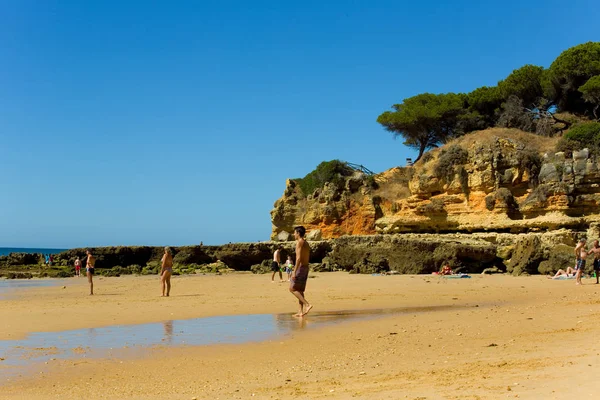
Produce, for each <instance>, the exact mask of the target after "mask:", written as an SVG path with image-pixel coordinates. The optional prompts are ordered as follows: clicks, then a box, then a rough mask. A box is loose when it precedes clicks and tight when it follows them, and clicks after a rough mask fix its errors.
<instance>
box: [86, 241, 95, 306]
mask: <svg viewBox="0 0 600 400" xmlns="http://www.w3.org/2000/svg"><path fill="white" fill-rule="evenodd" d="M95 264H96V257H94V256H93V255H92V251H91V250H88V251H87V260H86V262H85V272H86V275H87V278H88V282H89V283H90V296H91V295H93V294H94V265H95Z"/></svg>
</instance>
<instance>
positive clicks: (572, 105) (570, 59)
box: [543, 42, 600, 114]
mask: <svg viewBox="0 0 600 400" xmlns="http://www.w3.org/2000/svg"><path fill="white" fill-rule="evenodd" d="M595 75H600V42H588V43H584V44H580V45H578V46H574V47H571V48H570V49H568V50H565V51H564V52H562V53H561V54H560V55H559V56H558V57H557V58H556V60H554V62H553V63H552V64H551V65H550V68H549V70H548V73H546V74H545V75H544V77H543V87H544V93H545V95H546V97H547V98H548V99H550V100H551V101H553V102H555V103H556V104H558V107H559V109H560V110H561V111H570V112H574V113H576V114H585V113H586V112H590V111H591V107H590V104H586V102H585V100H584V99H583V96H582V93H581V92H580V91H579V88H580V87H581V86H582V85H584V84H585V83H586V82H587V81H588V80H589V79H590V78H592V77H593V76H595Z"/></svg>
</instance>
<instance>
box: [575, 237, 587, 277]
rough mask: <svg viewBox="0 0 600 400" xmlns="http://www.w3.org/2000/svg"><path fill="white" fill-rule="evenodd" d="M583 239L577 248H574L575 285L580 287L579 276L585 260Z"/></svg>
mask: <svg viewBox="0 0 600 400" xmlns="http://www.w3.org/2000/svg"><path fill="white" fill-rule="evenodd" d="M585 243H586V240H585V239H581V240H580V241H579V243H578V244H577V246H575V259H576V262H575V271H577V273H576V274H575V284H576V285H581V275H583V270H584V269H585V259H586V258H587V251H586V250H585Z"/></svg>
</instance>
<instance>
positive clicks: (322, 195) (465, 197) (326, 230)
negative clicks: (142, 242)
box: [271, 129, 600, 240]
mask: <svg viewBox="0 0 600 400" xmlns="http://www.w3.org/2000/svg"><path fill="white" fill-rule="evenodd" d="M555 141H556V139H552V138H544V137H540V136H536V135H533V134H529V133H525V132H521V131H518V130H511V129H489V130H486V131H481V132H474V133H472V134H470V135H466V136H464V137H461V138H459V139H458V140H456V141H454V142H452V143H450V144H447V145H446V146H444V147H442V148H439V149H434V150H432V151H430V152H428V153H426V154H425V155H424V157H423V158H422V159H421V160H420V161H419V162H418V163H416V164H415V165H414V166H410V167H403V168H401V167H396V168H392V169H390V170H388V171H385V172H383V173H380V174H377V175H375V176H374V181H375V184H373V179H369V177H368V176H366V175H365V174H364V173H361V172H356V173H355V174H354V175H353V176H351V177H348V178H347V179H346V180H345V184H340V183H336V184H333V183H332V184H325V186H324V187H322V188H317V189H316V190H314V192H313V193H303V192H302V190H301V189H300V188H299V187H298V185H297V184H296V182H295V181H294V180H288V181H287V182H286V189H285V191H284V194H283V197H281V198H280V199H278V200H277V201H276V202H275V204H274V209H273V210H272V211H271V221H272V224H273V232H272V236H271V237H272V239H278V240H287V239H289V236H288V233H290V232H292V230H293V227H294V226H295V225H304V226H305V227H306V228H307V230H308V231H309V232H311V238H314V239H320V238H321V237H322V238H335V237H339V236H342V235H349V234H352V235H356V234H367V235H368V234H375V233H384V234H389V233H409V232H420V233H446V232H486V231H491V232H512V233H520V232H535V231H548V230H553V229H558V228H565V227H566V228H573V229H575V230H585V229H587V227H588V226H589V225H590V223H592V222H594V221H598V220H600V162H599V161H600V160H598V159H597V158H595V157H593V156H592V155H590V153H589V152H588V151H587V150H586V149H582V150H581V151H577V152H573V154H572V155H568V156H567V155H565V153H555V152H554V147H555Z"/></svg>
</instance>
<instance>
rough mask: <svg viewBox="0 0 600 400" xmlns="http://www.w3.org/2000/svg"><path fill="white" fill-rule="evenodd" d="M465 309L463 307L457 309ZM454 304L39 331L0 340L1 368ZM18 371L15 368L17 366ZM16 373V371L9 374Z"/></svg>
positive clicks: (249, 337)
mask: <svg viewBox="0 0 600 400" xmlns="http://www.w3.org/2000/svg"><path fill="white" fill-rule="evenodd" d="M459 307H464V306H459ZM450 308H458V307H457V306H439V307H415V308H393V309H374V310H347V311H323V312H314V313H311V314H309V315H307V316H306V317H305V318H300V319H299V318H296V317H294V316H292V315H291V314H253V315H231V316H218V317H207V318H196V319H189V320H173V321H165V322H161V323H150V324H139V325H116V326H109V327H104V328H89V329H78V330H70V331H62V332H39V333H33V334H31V335H29V336H28V337H27V338H26V339H22V340H0V359H4V360H3V361H1V362H0V366H21V367H26V366H28V365H32V364H35V363H40V362H48V361H52V360H53V359H58V358H86V357H114V356H116V354H117V353H118V354H119V356H121V357H122V355H123V352H124V351H133V352H134V353H139V352H140V351H141V352H143V351H145V350H147V349H148V348H151V347H153V346H182V345H192V346H199V345H214V344H235V343H245V342H256V341H264V340H269V339H276V338H278V337H281V336H285V335H288V334H290V333H292V332H294V331H297V330H301V329H314V328H320V327H326V326H331V325H333V324H337V323H340V322H349V321H364V320H370V319H375V318H381V317H384V316H390V315H396V314H414V313H422V312H432V311H441V310H443V309H450ZM17 369H18V368H17ZM14 372H16V370H15V371H14Z"/></svg>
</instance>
